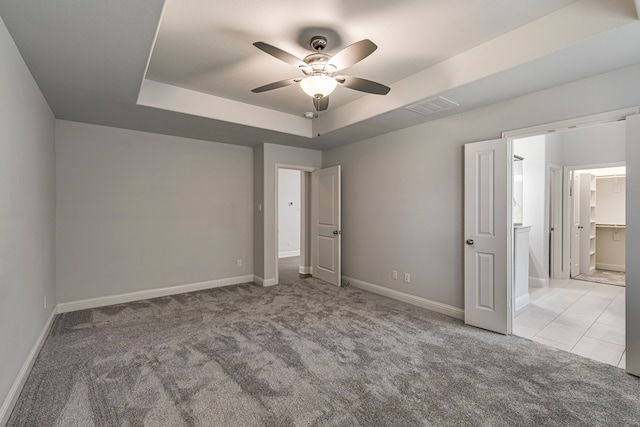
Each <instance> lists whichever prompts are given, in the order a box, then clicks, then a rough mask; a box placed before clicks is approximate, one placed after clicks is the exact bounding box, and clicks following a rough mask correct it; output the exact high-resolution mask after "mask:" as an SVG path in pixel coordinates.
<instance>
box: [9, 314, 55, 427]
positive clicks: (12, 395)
mask: <svg viewBox="0 0 640 427" xmlns="http://www.w3.org/2000/svg"><path fill="white" fill-rule="evenodd" d="M56 314H58V308H57V307H54V308H53V310H51V314H50V315H49V318H48V319H47V322H46V323H45V324H44V328H42V332H41V333H40V336H39V337H38V339H37V340H36V342H35V343H34V344H33V347H32V348H31V351H30V352H29V355H28V356H27V358H26V359H25V361H24V363H23V364H22V367H21V368H20V372H18V375H17V376H16V379H15V380H14V381H13V384H11V388H10V389H9V393H7V397H5V399H4V402H3V403H2V406H1V407H0V425H3V426H4V425H5V424H7V422H8V421H9V416H10V415H11V411H13V407H14V406H15V404H16V401H17V400H18V396H20V392H21V391H22V387H23V386H24V383H25V382H26V381H27V378H28V377H29V373H31V368H32V367H33V364H34V363H35V361H36V358H37V357H38V353H40V349H41V348H42V345H43V344H44V342H45V340H46V339H47V336H48V335H49V330H50V329H51V325H52V324H53V319H54V318H55V317H56Z"/></svg>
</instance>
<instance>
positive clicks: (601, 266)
mask: <svg viewBox="0 0 640 427" xmlns="http://www.w3.org/2000/svg"><path fill="white" fill-rule="evenodd" d="M596 270H611V271H622V272H624V271H625V266H624V265H619V264H604V263H601V262H596Z"/></svg>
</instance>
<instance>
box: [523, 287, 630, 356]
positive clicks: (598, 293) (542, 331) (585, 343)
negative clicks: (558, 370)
mask: <svg viewBox="0 0 640 427" xmlns="http://www.w3.org/2000/svg"><path fill="white" fill-rule="evenodd" d="M529 295H530V297H531V303H530V305H529V308H528V309H526V310H525V311H523V312H522V313H519V314H518V315H517V316H516V317H515V319H514V324H513V333H514V335H518V336H521V337H524V338H529V339H532V340H533V341H537V342H540V343H542V344H546V345H549V346H552V347H556V348H559V349H561V350H565V351H569V352H571V353H576V354H579V355H581V356H584V357H588V358H589V359H593V360H597V361H600V362H603V363H608V364H610V365H614V366H618V367H620V368H623V369H624V368H625V319H624V310H625V308H624V305H625V300H624V299H625V288H624V287H621V286H612V285H604V284H599V283H591V282H584V281H580V280H551V283H550V286H549V287H548V288H529Z"/></svg>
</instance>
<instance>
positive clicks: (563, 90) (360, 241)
mask: <svg viewBox="0 0 640 427" xmlns="http://www.w3.org/2000/svg"><path fill="white" fill-rule="evenodd" d="M638 75H640V66H633V67H629V68H626V69H622V70H619V71H616V72H612V73H608V74H605V75H601V76H596V77H593V78H589V79H585V80H581V81H577V82H573V83H570V84H566V85H563V86H559V87H556V88H552V89H549V90H545V91H540V92H536V93H533V94H530V95H527V96H523V97H520V98H516V99H512V100H509V101H506V102H501V103H498V104H495V105H492V106H488V107H486V108H482V109H478V110H474V111H471V112H468V113H464V114H460V115H457V116H452V117H448V118H444V119H440V120H436V121H433V122H429V123H425V124H423V125H419V126H415V127H412V128H408V129H404V130H400V131H397V132H393V133H390V134H387V135H382V136H379V137H375V138H371V139H368V140H364V141H359V142H356V143H352V144H349V145H346V146H343V147H339V148H335V149H332V150H328V151H326V152H324V153H323V167H327V166H331V165H336V164H341V165H342V171H343V175H342V177H343V190H342V191H343V192H342V201H343V203H342V209H343V210H342V212H343V246H342V249H343V274H344V275H345V276H350V277H353V278H356V279H359V280H363V281H366V282H370V283H374V284H377V285H380V286H384V287H388V288H391V289H396V290H399V291H402V292H406V293H409V294H412V295H417V296H420V297H424V298H427V299H430V300H433V301H437V302H441V303H444V304H449V305H452V306H455V307H460V308H461V307H463V274H462V273H463V248H462V245H463V236H462V228H463V227H462V221H463V204H462V191H463V156H462V150H463V148H462V147H463V145H464V144H465V143H467V142H474V141H481V140H486V139H492V138H499V137H500V136H501V134H502V132H503V131H508V130H514V129H521V128H525V127H530V126H534V125H539V124H543V123H551V122H556V121H560V120H566V119H569V118H575V117H582V116H587V115H591V114H596V113H602V112H605V111H610V110H614V109H619V108H624V107H629V106H634V105H638V104H640V91H638V90H630V88H636V87H637V76H638ZM407 114H412V113H410V112H407ZM392 269H397V270H399V271H401V272H410V273H411V277H412V279H411V280H412V283H411V284H409V285H407V284H403V283H402V282H401V281H400V280H397V281H394V280H392V279H391V270H392Z"/></svg>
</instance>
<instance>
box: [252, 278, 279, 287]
mask: <svg viewBox="0 0 640 427" xmlns="http://www.w3.org/2000/svg"><path fill="white" fill-rule="evenodd" d="M253 283H255V284H256V285H259V286H263V287H265V288H266V287H267V286H274V285H275V284H276V279H275V278H273V279H264V278H262V277H260V276H256V275H254V276H253Z"/></svg>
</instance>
